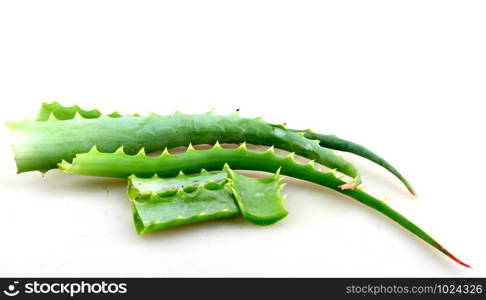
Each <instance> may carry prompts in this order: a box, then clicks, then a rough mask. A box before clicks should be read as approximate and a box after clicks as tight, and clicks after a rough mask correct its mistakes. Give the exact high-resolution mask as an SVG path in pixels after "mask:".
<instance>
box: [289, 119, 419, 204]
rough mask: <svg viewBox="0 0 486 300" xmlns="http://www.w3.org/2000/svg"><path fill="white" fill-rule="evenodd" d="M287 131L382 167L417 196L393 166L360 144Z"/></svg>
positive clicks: (323, 135) (337, 138) (309, 132)
mask: <svg viewBox="0 0 486 300" xmlns="http://www.w3.org/2000/svg"><path fill="white" fill-rule="evenodd" d="M289 130H291V131H294V132H302V133H303V134H304V137H306V138H308V139H310V140H318V141H319V143H320V145H321V146H322V147H326V148H330V149H335V150H339V151H344V152H349V153H353V154H356V155H358V156H361V157H363V158H366V159H368V160H370V161H372V162H374V163H376V164H378V165H380V166H382V167H383V168H385V169H386V170H388V171H389V172H390V173H392V174H393V175H395V177H397V178H398V179H399V180H400V181H401V182H402V183H403V184H404V185H405V187H406V188H407V189H408V191H409V192H410V193H411V194H412V195H413V196H417V193H416V192H415V190H414V188H413V187H412V185H411V184H410V183H409V182H408V180H407V179H405V177H403V175H402V174H401V173H400V172H399V171H398V170H397V169H396V168H395V167H394V166H392V165H391V164H390V163H389V162H387V161H386V160H385V159H383V158H382V157H380V156H379V155H378V154H376V153H374V152H373V151H371V150H369V149H368V148H366V147H364V146H362V145H360V144H357V143H354V142H352V141H349V140H345V139H342V138H340V137H338V136H336V135H334V134H320V133H315V132H312V131H311V130H310V129H307V130H295V129H289Z"/></svg>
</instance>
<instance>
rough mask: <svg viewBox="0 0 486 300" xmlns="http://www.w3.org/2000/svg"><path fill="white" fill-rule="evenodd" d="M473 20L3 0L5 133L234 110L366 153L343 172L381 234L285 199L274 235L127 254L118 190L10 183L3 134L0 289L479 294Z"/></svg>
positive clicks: (230, 234) (360, 6)
mask: <svg viewBox="0 0 486 300" xmlns="http://www.w3.org/2000/svg"><path fill="white" fill-rule="evenodd" d="M485 15H486V3H485V2H484V1H444V0H441V1H331V2H325V1H262V0H258V1H248V0H247V1H170V2H168V1H166V2H164V1H100V0H96V1H20V0H19V1H2V2H1V4H0V101H1V103H2V104H1V109H0V114H1V116H0V117H1V120H0V121H1V122H2V123H5V122H6V121H7V120H20V119H24V118H33V117H35V114H36V111H37V109H38V107H39V105H40V103H41V102H42V101H54V100H56V101H59V102H61V103H63V104H66V105H71V104H75V103H78V104H80V105H82V106H83V107H85V108H93V107H98V108H100V109H101V110H102V111H104V112H111V111H113V110H115V109H116V110H118V111H121V112H135V111H137V112H141V113H146V112H149V111H157V112H159V113H171V112H173V111H174V110H176V109H178V110H181V111H183V112H196V113H201V112H206V111H208V110H210V109H212V108H215V109H216V110H217V111H218V112H220V113H226V112H230V111H232V110H235V109H237V108H240V109H241V113H242V114H243V115H244V116H252V117H253V116H258V115H263V116H265V117H266V119H267V120H268V121H271V122H287V123H288V125H289V126H291V127H295V128H307V127H312V128H313V129H315V130H316V131H319V132H323V133H336V134H338V135H340V136H341V137H344V138H348V139H351V140H354V141H357V142H360V143H362V144H365V145H366V146H368V147H369V148H371V149H373V150H375V151H376V152H377V153H379V154H381V155H382V156H383V157H385V158H386V159H388V160H389V161H390V162H391V163H392V164H394V165H395V166H396V167H397V168H398V169H399V170H400V171H402V173H403V174H404V175H405V176H406V177H407V178H408V179H409V180H410V181H411V182H412V184H414V186H415V187H416V190H417V192H418V193H419V199H413V198H412V197H410V196H409V195H408V194H407V192H406V190H405V189H404V188H403V186H402V185H401V184H400V183H399V182H398V180H396V179H395V178H394V177H392V175H390V174H388V173H387V172H386V171H384V170H383V169H381V168H380V167H378V166H376V165H374V164H372V163H369V162H367V161H366V160H364V159H361V158H357V157H356V156H353V155H350V154H344V156H345V157H346V158H348V159H349V160H350V161H351V162H353V163H355V164H356V165H357V166H358V167H359V168H360V169H361V170H362V174H363V180H364V183H365V187H366V191H368V192H370V193H372V194H374V195H376V196H378V197H379V198H382V199H384V198H387V199H388V200H387V201H388V204H389V205H391V206H392V207H394V208H396V209H397V210H398V211H400V212H401V213H403V214H404V215H405V216H407V217H409V218H410V219H411V220H412V221H414V222H416V223H417V224H418V225H419V226H421V227H422V228H423V229H425V230H426V231H428V232H429V233H430V234H431V235H432V236H433V237H435V238H436V239H437V240H438V241H440V242H441V243H442V244H443V245H444V246H445V247H447V248H448V249H449V250H450V251H451V252H453V253H454V254H456V255H457V256H458V257H460V258H461V259H463V260H465V261H466V262H467V263H469V264H471V265H472V266H473V267H474V269H473V270H468V269H466V268H463V267H461V266H459V265H457V264H455V263H453V262H452V261H450V260H449V259H448V258H446V257H445V256H444V255H442V254H440V253H439V252H438V251H436V250H435V249H433V248H431V247H430V246H428V245H426V244H425V243H423V242H422V241H420V240H419V239H417V238H416V237H414V236H412V235H411V234H409V233H408V232H407V231H405V230H403V229H402V228H400V227H399V226H397V225H395V224H394V223H393V222H391V221H390V220H388V219H386V218H385V217H383V216H382V215H380V214H378V213H376V212H374V211H372V210H371V209H369V208H367V207H364V206H363V205H361V204H359V203H357V202H356V201H354V200H352V199H349V198H346V197H344V196H341V195H339V194H337V193H335V192H331V191H329V190H327V189H325V188H320V187H317V186H315V185H312V184H307V183H304V182H298V181H295V180H290V179H289V180H286V181H287V182H288V185H287V187H286V188H285V189H284V191H285V193H287V194H288V198H287V200H286V203H285V204H286V206H287V208H288V210H289V212H290V214H289V215H288V217H287V218H286V219H284V220H283V221H281V222H280V223H278V224H276V225H273V226H269V227H258V226H254V225H252V224H250V223H248V222H246V221H244V220H243V219H237V220H227V221H215V222H210V223H205V224H198V225H193V226H186V227H181V228H176V229H173V230H168V231H165V232H158V233H154V234H148V235H146V236H138V235H137V234H136V233H135V230H134V228H133V224H132V220H131V211H130V203H129V201H128V199H127V197H126V196H125V188H126V187H125V182H124V181H123V180H114V179H113V180H112V179H100V178H87V177H81V176H69V175H65V174H61V173H60V172H58V171H51V172H49V173H48V174H47V175H46V176H45V177H41V175H40V174H39V173H38V172H31V173H24V174H20V175H16V174H15V165H14V161H13V155H12V151H11V149H10V146H9V141H8V139H7V130H6V128H5V126H3V128H1V137H0V141H1V142H0V143H1V144H0V146H1V153H0V154H1V155H0V159H1V165H2V169H1V173H0V178H1V183H0V184H1V187H0V188H1V195H0V204H1V210H2V214H1V218H0V236H1V238H2V242H1V245H2V246H1V249H0V276H486V256H485V253H486V242H485V228H486V221H485V209H486V201H485V200H486V199H485V196H484V185H485V178H484V174H485V165H486V164H485V152H484V149H485V142H484V130H485V128H486V126H485V121H484V115H485V109H484V105H483V103H484V101H485V100H486V85H485V83H486V39H485V38H486V35H485V29H486V18H485Z"/></svg>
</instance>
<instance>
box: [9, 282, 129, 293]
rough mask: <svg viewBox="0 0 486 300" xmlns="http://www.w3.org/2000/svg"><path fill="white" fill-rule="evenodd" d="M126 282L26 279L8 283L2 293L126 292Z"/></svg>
mask: <svg viewBox="0 0 486 300" xmlns="http://www.w3.org/2000/svg"><path fill="white" fill-rule="evenodd" d="M127 291H128V290H127V283H115V282H106V281H101V282H85V281H80V282H43V281H37V280H34V281H26V282H25V283H23V285H22V284H19V282H18V281H14V282H13V283H12V284H9V285H8V286H7V288H6V289H4V290H3V293H4V294H5V295H6V296H9V297H15V296H17V295H18V294H19V293H21V292H22V293H23V294H26V295H29V294H33V295H35V294H44V295H48V294H57V295H59V294H63V295H68V296H69V297H74V296H75V295H78V294H80V295H87V294H126V293H127Z"/></svg>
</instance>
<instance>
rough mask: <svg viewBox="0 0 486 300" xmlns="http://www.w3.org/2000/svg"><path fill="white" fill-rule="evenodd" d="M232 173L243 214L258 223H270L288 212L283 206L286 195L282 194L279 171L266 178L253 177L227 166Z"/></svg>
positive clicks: (234, 193) (235, 191)
mask: <svg viewBox="0 0 486 300" xmlns="http://www.w3.org/2000/svg"><path fill="white" fill-rule="evenodd" d="M226 169H227V170H228V172H229V173H230V175H231V184H230V186H231V189H232V191H233V195H234V197H235V199H236V201H237V203H238V206H239V208H240V210H241V212H242V214H243V216H244V217H245V218H246V219H247V220H248V221H250V222H252V223H254V224H257V225H270V224H273V223H275V222H277V221H279V220H281V219H283V218H284V217H285V216H287V214H288V212H287V210H286V209H285V208H284V206H283V200H284V197H282V196H281V195H280V191H281V190H282V188H283V184H280V180H281V177H280V176H279V172H278V171H277V173H275V175H273V176H271V177H266V178H252V177H248V176H245V175H242V174H238V173H236V172H234V171H233V170H231V169H229V167H227V168H226Z"/></svg>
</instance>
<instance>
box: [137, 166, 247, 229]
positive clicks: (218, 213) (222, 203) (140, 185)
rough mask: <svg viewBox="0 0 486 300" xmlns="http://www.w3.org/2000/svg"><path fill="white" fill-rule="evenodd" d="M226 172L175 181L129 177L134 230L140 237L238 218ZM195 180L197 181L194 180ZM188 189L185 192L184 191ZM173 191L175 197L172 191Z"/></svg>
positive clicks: (238, 212)
mask: <svg viewBox="0 0 486 300" xmlns="http://www.w3.org/2000/svg"><path fill="white" fill-rule="evenodd" d="M227 175H228V174H227V173H226V172H218V173H215V174H209V173H207V172H206V173H203V174H201V176H199V175H197V176H186V175H184V174H179V175H178V176H177V177H174V178H159V177H153V178H138V177H136V176H130V177H129V184H128V197H129V198H130V199H131V200H132V211H133V220H134V224H135V228H136V230H137V232H138V233H139V234H145V233H149V232H153V231H156V230H161V229H166V228H170V227H174V226H180V225H186V224H191V223H196V222H202V221H208V220H214V219H221V218H232V217H236V216H238V215H239V214H240V210H239V209H238V206H237V205H236V203H235V200H234V198H233V195H232V190H231V188H230V187H229V181H228V179H227ZM195 178H197V179H195ZM189 187H190V188H191V189H190V190H188V189H187V188H189ZM174 188H176V190H175V193H172V190H173V189H174Z"/></svg>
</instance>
